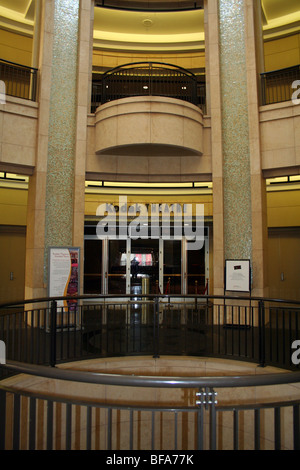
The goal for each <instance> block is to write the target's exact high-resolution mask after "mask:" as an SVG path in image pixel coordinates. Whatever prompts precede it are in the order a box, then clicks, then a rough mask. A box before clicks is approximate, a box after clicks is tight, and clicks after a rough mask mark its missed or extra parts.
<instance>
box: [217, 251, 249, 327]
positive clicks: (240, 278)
mask: <svg viewBox="0 0 300 470" xmlns="http://www.w3.org/2000/svg"><path fill="white" fill-rule="evenodd" d="M224 279H225V282H224V328H250V325H249V324H248V322H247V319H246V320H245V322H244V323H242V322H241V321H240V318H239V316H238V315H236V316H235V318H233V313H232V321H231V323H227V321H226V320H227V318H226V317H227V312H226V292H230V293H242V294H245V295H247V294H249V307H250V310H251V267H250V260H249V259H236V260H233V259H227V260H225V272H224ZM237 308H238V305H237ZM232 309H233V306H232ZM234 320H238V321H234Z"/></svg>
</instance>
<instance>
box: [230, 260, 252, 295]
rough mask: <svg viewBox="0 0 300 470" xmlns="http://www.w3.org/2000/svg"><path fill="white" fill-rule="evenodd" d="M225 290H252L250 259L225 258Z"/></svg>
mask: <svg viewBox="0 0 300 470" xmlns="http://www.w3.org/2000/svg"><path fill="white" fill-rule="evenodd" d="M225 290H226V291H231V292H250V290H251V274H250V260H248V259H247V260H231V259H227V260H225Z"/></svg>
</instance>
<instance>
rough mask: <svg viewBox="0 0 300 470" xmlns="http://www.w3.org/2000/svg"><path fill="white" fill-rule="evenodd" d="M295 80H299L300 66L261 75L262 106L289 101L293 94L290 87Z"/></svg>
mask: <svg viewBox="0 0 300 470" xmlns="http://www.w3.org/2000/svg"><path fill="white" fill-rule="evenodd" d="M296 80H300V65H297V66H295V67H288V68H285V69H281V70H274V71H272V72H265V73H262V74H261V91H262V105H266V104H273V103H280V102H283V101H289V100H291V99H292V95H293V93H294V92H295V88H293V86H292V85H293V83H294V82H295V81H296ZM296 88H299V86H298V87H296Z"/></svg>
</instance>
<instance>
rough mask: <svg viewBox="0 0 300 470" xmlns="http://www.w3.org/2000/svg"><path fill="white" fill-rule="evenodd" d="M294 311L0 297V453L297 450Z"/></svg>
mask: <svg viewBox="0 0 300 470" xmlns="http://www.w3.org/2000/svg"><path fill="white" fill-rule="evenodd" d="M62 302H65V305H62V306H59V304H60V303H62ZM299 307H300V305H299V302H288V301H283V300H273V299H261V298H252V299H251V302H250V301H249V298H243V297H240V298H237V297H233V298H230V297H226V298H225V297H216V296H214V297H209V296H185V297H184V298H183V297H181V296H172V298H170V297H169V296H158V295H157V296H147V297H141V298H136V297H134V296H127V297H126V298H123V297H122V298H117V297H115V296H114V297H109V296H94V297H87V296H80V297H64V298H58V299H53V298H52V299H49V298H47V299H36V300H28V301H26V302H23V303H19V304H14V305H2V306H0V338H1V343H0V346H3V344H5V345H6V350H5V351H3V347H0V359H1V361H0V372H1V373H2V380H1V381H0V449H15V450H17V449H31V450H32V449H48V450H52V449H67V450H69V449H76V450H78V449H102V450H103V449H106V450H129V449H130V450H142V449H143V450H145V449H151V453H152V454H153V455H156V454H155V451H157V450H164V449H167V450H170V449H174V450H179V449H182V450H185V451H188V449H208V450H216V449H217V450H218V449H222V450H224V449H226V450H229V449H235V450H237V449H247V450H251V449H253V450H254V449H255V450H259V449H264V450H271V449H275V450H279V449H295V450H296V449H297V450H299V448H300V400H299V383H300V372H299V340H297V338H298V337H299V314H300V309H299ZM295 341H296V346H295ZM297 348H298V349H297ZM3 352H5V354H3ZM3 359H5V360H3ZM20 361H22V362H20ZM49 365H50V366H52V367H49ZM258 365H259V366H260V369H257V366H258ZM274 366H275V368H274ZM279 367H280V368H279ZM166 371H168V372H166ZM8 372H9V373H10V374H11V373H12V374H13V375H12V376H7V373H8ZM4 374H6V375H5V377H4ZM116 455H117V454H116ZM146 457H147V456H146V455H145V458H146ZM195 458H196V457H195ZM193 463H196V461H194V462H193Z"/></svg>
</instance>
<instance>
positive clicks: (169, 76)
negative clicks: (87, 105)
mask: <svg viewBox="0 0 300 470" xmlns="http://www.w3.org/2000/svg"><path fill="white" fill-rule="evenodd" d="M132 96H167V97H170V98H176V99H180V100H183V101H188V102H190V103H192V104H195V105H199V106H200V107H201V108H202V109H204V107H205V84H204V83H201V82H199V81H197V77H196V76H195V75H194V74H193V73H191V72H189V71H187V70H185V69H183V68H181V67H176V66H173V65H170V64H163V63H159V62H137V63H131V64H126V65H122V66H120V67H116V68H114V69H112V70H109V71H108V72H106V73H104V74H103V76H101V78H100V79H96V78H94V79H93V88H92V112H95V110H96V108H97V107H98V106H100V105H101V104H104V103H106V102H108V101H112V100H118V99H120V98H127V97H132Z"/></svg>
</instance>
